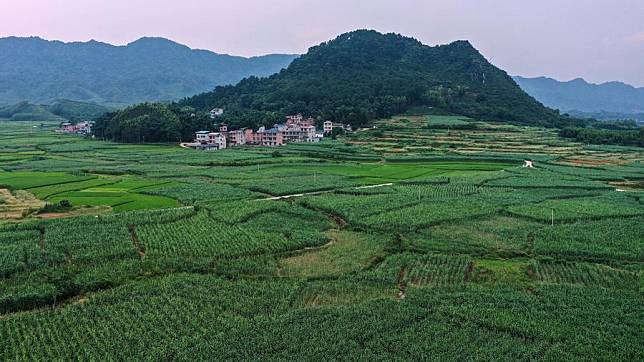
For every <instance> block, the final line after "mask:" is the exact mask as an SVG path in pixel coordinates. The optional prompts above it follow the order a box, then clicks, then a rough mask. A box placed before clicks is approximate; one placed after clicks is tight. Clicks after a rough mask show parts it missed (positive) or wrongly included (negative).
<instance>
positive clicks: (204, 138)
mask: <svg viewBox="0 0 644 362" xmlns="http://www.w3.org/2000/svg"><path fill="white" fill-rule="evenodd" d="M191 147H196V148H201V149H206V150H213V149H214V150H221V149H224V148H226V136H224V135H223V134H221V133H219V132H209V131H199V132H196V133H195V143H194V145H191Z"/></svg>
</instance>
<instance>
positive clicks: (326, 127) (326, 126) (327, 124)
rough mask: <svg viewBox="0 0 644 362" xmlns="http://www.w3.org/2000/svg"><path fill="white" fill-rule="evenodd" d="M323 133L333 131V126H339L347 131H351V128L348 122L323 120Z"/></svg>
mask: <svg viewBox="0 0 644 362" xmlns="http://www.w3.org/2000/svg"><path fill="white" fill-rule="evenodd" d="M323 127H324V133H325V134H329V133H331V132H333V129H334V128H341V129H343V130H345V131H347V132H351V130H352V128H351V125H350V124H342V123H335V122H331V121H324V126H323Z"/></svg>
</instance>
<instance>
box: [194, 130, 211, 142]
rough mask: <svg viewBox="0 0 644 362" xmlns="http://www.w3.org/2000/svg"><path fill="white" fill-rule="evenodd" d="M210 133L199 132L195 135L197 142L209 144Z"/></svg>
mask: <svg viewBox="0 0 644 362" xmlns="http://www.w3.org/2000/svg"><path fill="white" fill-rule="evenodd" d="M208 133H210V132H209V131H199V132H196V133H195V141H196V143H198V144H202V145H205V144H208Z"/></svg>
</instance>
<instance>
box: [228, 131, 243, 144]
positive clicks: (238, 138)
mask: <svg viewBox="0 0 644 362" xmlns="http://www.w3.org/2000/svg"><path fill="white" fill-rule="evenodd" d="M228 141H229V144H230V147H233V146H241V145H245V144H246V130H245V129H238V130H234V131H230V132H228Z"/></svg>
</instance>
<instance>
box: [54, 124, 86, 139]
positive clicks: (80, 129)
mask: <svg viewBox="0 0 644 362" xmlns="http://www.w3.org/2000/svg"><path fill="white" fill-rule="evenodd" d="M93 126H94V122H92V121H81V122H78V123H71V122H62V123H61V124H60V125H59V127H58V128H57V129H56V132H57V133H67V134H78V135H83V136H89V135H91V134H92V127H93Z"/></svg>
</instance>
